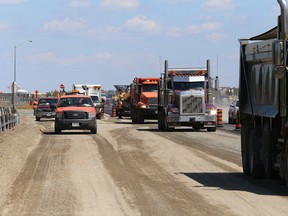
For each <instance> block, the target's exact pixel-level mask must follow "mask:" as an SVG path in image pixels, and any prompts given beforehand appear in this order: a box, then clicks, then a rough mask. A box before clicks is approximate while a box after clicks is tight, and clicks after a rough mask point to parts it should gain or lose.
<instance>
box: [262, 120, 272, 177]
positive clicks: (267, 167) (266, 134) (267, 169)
mask: <svg viewBox="0 0 288 216" xmlns="http://www.w3.org/2000/svg"><path fill="white" fill-rule="evenodd" d="M262 140H263V151H262V152H263V156H262V158H263V167H264V173H265V176H266V178H271V175H272V143H271V142H272V140H271V133H270V127H269V123H268V122H266V123H265V124H264V128H263V133H262Z"/></svg>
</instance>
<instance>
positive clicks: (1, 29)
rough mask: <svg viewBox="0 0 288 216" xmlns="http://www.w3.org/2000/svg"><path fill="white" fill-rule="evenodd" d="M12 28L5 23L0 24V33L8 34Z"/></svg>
mask: <svg viewBox="0 0 288 216" xmlns="http://www.w3.org/2000/svg"><path fill="white" fill-rule="evenodd" d="M11 30H12V27H11V26H10V25H9V24H6V23H0V32H8V31H11Z"/></svg>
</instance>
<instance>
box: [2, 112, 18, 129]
mask: <svg viewBox="0 0 288 216" xmlns="http://www.w3.org/2000/svg"><path fill="white" fill-rule="evenodd" d="M18 123H19V115H18V113H17V110H16V109H15V108H13V107H12V106H11V107H0V131H5V130H9V129H11V128H14V127H15V126H16V124H18Z"/></svg>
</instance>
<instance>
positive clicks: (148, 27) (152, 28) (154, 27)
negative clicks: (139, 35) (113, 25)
mask: <svg viewBox="0 0 288 216" xmlns="http://www.w3.org/2000/svg"><path fill="white" fill-rule="evenodd" d="M125 26H126V27H127V28H129V29H136V30H137V29H138V30H141V31H146V32H153V33H158V32H160V26H159V25H158V24H157V23H156V22H155V21H153V20H151V19H148V18H147V17H145V16H136V17H133V18H131V19H129V20H127V21H126V23H125Z"/></svg>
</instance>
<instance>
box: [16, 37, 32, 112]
mask: <svg viewBox="0 0 288 216" xmlns="http://www.w3.org/2000/svg"><path fill="white" fill-rule="evenodd" d="M26 42H30V43H31V42H32V40H28V41H23V42H21V43H20V44H18V45H15V46H14V79H13V83H12V105H13V107H14V108H15V85H16V49H17V47H19V46H21V45H22V44H24V43H26Z"/></svg>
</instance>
